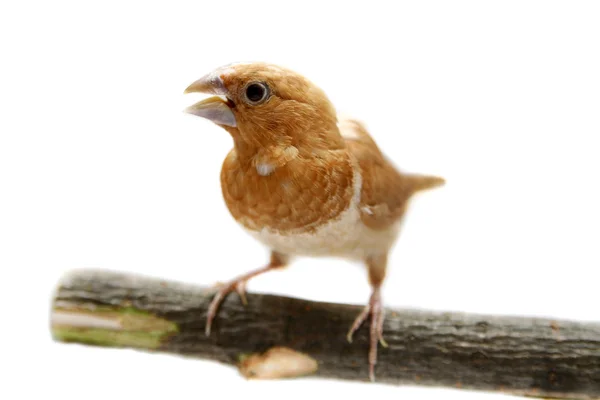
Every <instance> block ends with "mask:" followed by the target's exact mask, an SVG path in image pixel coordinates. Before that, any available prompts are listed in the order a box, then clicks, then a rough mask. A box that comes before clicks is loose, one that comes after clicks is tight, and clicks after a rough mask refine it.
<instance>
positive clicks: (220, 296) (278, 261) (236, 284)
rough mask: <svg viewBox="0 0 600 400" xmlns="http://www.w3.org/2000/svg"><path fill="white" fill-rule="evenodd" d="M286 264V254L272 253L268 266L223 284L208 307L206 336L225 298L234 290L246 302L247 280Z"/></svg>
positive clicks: (208, 334)
mask: <svg viewBox="0 0 600 400" xmlns="http://www.w3.org/2000/svg"><path fill="white" fill-rule="evenodd" d="M285 264H286V259H285V256H283V255H281V254H279V253H275V252H273V253H271V262H270V263H269V265H267V266H266V267H262V268H259V269H255V270H254V271H250V272H248V273H247V274H244V275H241V276H238V277H237V278H235V279H232V280H231V281H229V282H227V283H225V284H223V285H221V287H220V288H219V290H218V291H217V293H216V294H215V297H213V299H212V301H211V303H210V306H209V307H208V312H207V315H206V330H205V333H206V336H210V328H211V327H212V322H213V320H214V319H215V317H216V316H217V311H218V309H219V306H220V305H221V303H222V302H223V300H225V297H227V295H228V294H229V293H231V292H232V291H233V290H235V291H237V292H238V294H239V295H240V297H241V299H242V302H243V303H244V304H246V282H248V281H249V280H250V279H252V278H254V277H255V276H258V275H261V274H263V273H265V272H267V271H270V270H272V269H275V268H281V267H283V266H284V265H285Z"/></svg>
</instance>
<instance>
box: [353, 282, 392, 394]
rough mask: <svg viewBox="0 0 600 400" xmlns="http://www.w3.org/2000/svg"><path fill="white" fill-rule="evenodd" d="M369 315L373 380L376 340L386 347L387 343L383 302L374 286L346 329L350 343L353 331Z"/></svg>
mask: <svg viewBox="0 0 600 400" xmlns="http://www.w3.org/2000/svg"><path fill="white" fill-rule="evenodd" d="M369 316H371V321H370V322H371V326H370V330H369V338H370V342H369V379H370V380H371V381H372V382H373V381H375V364H377V342H379V343H381V345H382V346H383V347H387V346H388V345H387V343H386V342H385V340H384V339H383V320H384V317H385V313H384V310H383V302H382V300H381V293H380V290H379V288H374V289H373V293H372V294H371V298H370V299H369V304H367V306H366V307H365V308H364V309H363V310H362V312H361V313H360V314H359V315H358V316H357V317H356V319H355V320H354V323H353V324H352V327H351V328H350V330H349V331H348V335H347V336H346V338H347V339H348V342H350V343H352V336H353V335H354V332H356V331H357V330H358V328H359V327H360V326H361V325H362V323H363V322H365V321H366V320H367V318H368V317H369Z"/></svg>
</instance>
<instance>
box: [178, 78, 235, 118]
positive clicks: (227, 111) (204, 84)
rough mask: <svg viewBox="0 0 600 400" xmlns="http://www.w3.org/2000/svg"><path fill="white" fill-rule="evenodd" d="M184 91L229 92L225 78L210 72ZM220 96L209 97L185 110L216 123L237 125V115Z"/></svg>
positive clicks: (220, 93) (226, 93)
mask: <svg viewBox="0 0 600 400" xmlns="http://www.w3.org/2000/svg"><path fill="white" fill-rule="evenodd" d="M184 93H209V94H217V95H220V96H227V95H228V94H229V93H228V91H227V89H226V88H225V85H224V84H223V80H222V79H221V78H220V77H219V76H218V75H217V74H208V75H206V76H204V77H202V78H200V79H198V80H197V81H195V82H194V83H192V84H191V85H190V86H188V87H187V88H186V89H185V91H184ZM220 96H213V97H209V98H208V99H204V100H202V101H200V102H198V103H196V104H194V105H192V106H189V107H188V108H186V109H185V112H187V113H189V114H193V115H197V116H199V117H202V118H206V119H208V120H210V121H212V122H214V123H215V124H218V125H226V126H231V127H236V126H237V121H236V120H235V115H234V114H233V111H232V110H231V108H230V107H229V105H228V103H227V102H226V101H225V100H223V98H222V97H220Z"/></svg>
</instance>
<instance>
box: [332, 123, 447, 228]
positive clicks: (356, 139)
mask: <svg viewBox="0 0 600 400" xmlns="http://www.w3.org/2000/svg"><path fill="white" fill-rule="evenodd" d="M338 127H339V129H340V133H341V134H342V136H343V137H344V139H345V140H346V145H347V146H348V149H349V150H350V152H351V153H352V154H353V155H354V157H355V158H356V160H357V161H358V164H359V167H360V171H361V175H362V190H361V200H360V205H359V207H360V213H361V220H362V221H363V223H364V224H365V225H366V226H368V227H370V228H372V229H386V228H388V227H390V226H391V225H392V224H394V223H395V222H396V221H397V220H398V219H400V218H401V217H402V215H403V214H404V211H405V210H406V205H407V203H408V200H409V198H410V197H411V196H412V195H413V194H414V193H415V192H417V191H419V190H424V189H429V188H432V187H435V186H439V185H441V184H443V183H444V180H443V179H442V178H438V177H431V176H423V175H412V174H403V173H400V171H398V170H397V169H396V168H395V167H394V165H392V163H391V162H390V161H388V160H387V159H386V157H385V156H384V154H383V153H382V152H381V150H380V149H379V147H378V146H377V144H376V143H375V141H374V140H373V138H372V137H371V135H369V132H368V131H367V130H366V128H365V127H364V126H363V125H362V124H361V123H360V122H358V121H356V120H352V119H349V118H344V119H341V120H340V122H339V123H338Z"/></svg>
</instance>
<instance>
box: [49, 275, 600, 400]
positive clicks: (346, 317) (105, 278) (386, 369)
mask: <svg viewBox="0 0 600 400" xmlns="http://www.w3.org/2000/svg"><path fill="white" fill-rule="evenodd" d="M210 300H211V291H210V290H207V289H206V288H201V287H194V286H191V285H185V284H181V283H175V282H165V281H162V280H159V279H155V278H148V277H141V276H134V275H127V274H122V273H115V272H108V271H97V270H78V271H73V272H72V273H70V274H68V275H67V276H65V277H64V279H63V280H62V281H61V283H60V285H59V287H58V289H57V292H56V296H55V299H54V302H53V308H52V334H53V336H54V338H55V339H56V340H59V341H65V342H78V343H87V344H92V345H101V346H116V347H134V348H139V349H144V350H149V351H161V352H168V353H177V354H181V355H185V356H193V357H200V358H208V359H213V360H217V361H220V362H223V363H227V364H236V365H238V366H240V367H241V371H242V372H243V373H244V374H245V375H246V376H252V375H256V376H258V377H281V376H294V375H300V374H307V373H313V374H315V375H317V376H321V377H327V378H337V379H350V380H359V381H367V380H368V365H367V349H368V336H367V335H368V330H367V328H366V327H363V328H361V329H360V330H359V332H357V334H356V336H355V340H354V342H353V343H348V342H347V341H346V339H345V337H346V333H347V331H348V328H349V327H350V325H351V323H352V321H353V320H354V318H355V317H356V315H357V313H359V312H360V311H361V309H362V306H354V305H346V304H331V303H320V302H313V301H306V300H300V299H293V298H287V297H279V296H271V295H263V294H249V295H248V305H247V306H243V305H242V304H241V302H240V300H239V298H238V297H237V296H236V295H231V296H228V298H227V299H226V301H225V302H224V303H223V305H222V306H221V309H220V312H219V315H218V316H217V318H216V320H215V324H214V326H213V330H212V334H211V336H210V337H206V336H205V335H204V327H205V318H206V309H207V306H208V303H209V301H210ZM384 335H385V339H386V341H387V342H388V344H389V347H388V348H383V347H380V350H379V359H378V364H377V367H376V371H375V372H376V377H377V381H378V382H385V383H390V384H411V385H414V384H418V385H428V386H446V387H455V388H456V387H458V388H464V389H473V390H484V391H502V392H505V393H510V394H519V395H526V396H535V397H551V398H578V399H584V398H585V399H591V398H600V324H596V323H592V324H583V323H578V322H572V321H556V320H549V319H541V318H524V317H499V316H486V315H471V314H460V313H434V312H427V311H414V310H388V311H387V312H386V322H385V327H384ZM279 346H283V347H284V348H283V349H281V348H278V347H279ZM269 349H271V351H269V352H267V353H266V354H265V355H262V356H260V355H257V354H261V353H264V352H266V351H267V350H269ZM294 351H295V352H294ZM296 352H300V353H296ZM315 361H316V363H315ZM269 363H271V364H270V365H273V363H275V365H276V366H277V368H275V369H274V370H275V371H281V372H280V373H276V376H269V375H268V374H267V373H266V372H265V371H269V369H268V368H262V367H265V365H266V364H269ZM290 366H291V367H290ZM315 369H316V370H315ZM271 370H273V369H271ZM286 371H287V372H286ZM277 374H278V375H277Z"/></svg>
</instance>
